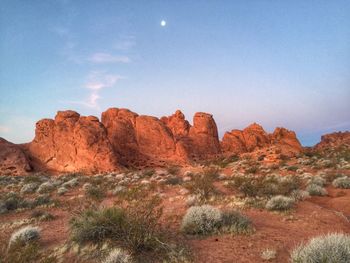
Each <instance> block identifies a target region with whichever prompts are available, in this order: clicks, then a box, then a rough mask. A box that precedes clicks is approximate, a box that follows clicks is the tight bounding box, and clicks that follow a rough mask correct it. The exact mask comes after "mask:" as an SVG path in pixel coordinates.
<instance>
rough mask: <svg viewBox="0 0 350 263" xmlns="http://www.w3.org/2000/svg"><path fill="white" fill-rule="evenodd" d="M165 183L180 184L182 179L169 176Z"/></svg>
mask: <svg viewBox="0 0 350 263" xmlns="http://www.w3.org/2000/svg"><path fill="white" fill-rule="evenodd" d="M165 183H166V184H168V185H178V184H182V178H180V177H177V176H171V177H169V178H167V179H166V181H165Z"/></svg>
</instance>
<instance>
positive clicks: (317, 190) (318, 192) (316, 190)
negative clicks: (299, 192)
mask: <svg viewBox="0 0 350 263" xmlns="http://www.w3.org/2000/svg"><path fill="white" fill-rule="evenodd" d="M306 191H307V192H309V194H310V195H311V196H324V195H327V194H328V192H327V190H326V189H325V188H323V187H322V186H319V185H317V184H309V185H308V186H307V187H306Z"/></svg>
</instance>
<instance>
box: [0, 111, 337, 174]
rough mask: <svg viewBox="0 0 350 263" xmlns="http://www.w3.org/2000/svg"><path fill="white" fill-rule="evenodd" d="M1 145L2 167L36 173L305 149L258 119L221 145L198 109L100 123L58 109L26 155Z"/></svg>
mask: <svg viewBox="0 0 350 263" xmlns="http://www.w3.org/2000/svg"><path fill="white" fill-rule="evenodd" d="M332 138H333V137H330V138H328V137H325V139H324V140H325V141H332ZM5 142H6V141H5ZM2 144H3V145H6V147H4V146H3V147H2V148H1V149H0V153H1V154H2V155H0V156H3V157H2V158H3V159H2V161H1V169H3V167H7V168H6V169H7V170H11V169H13V170H16V171H18V172H23V171H26V170H28V169H30V165H31V166H32V167H34V169H35V170H37V171H42V170H49V171H58V172H74V171H85V172H88V173H92V172H99V171H100V172H107V171H112V170H117V169H119V168H120V167H124V166H126V167H138V168H141V167H145V166H159V165H167V164H170V163H177V164H183V163H191V162H193V161H202V160H208V159H211V158H216V157H220V156H221V155H222V154H224V155H236V154H242V153H252V152H258V151H259V153H258V154H259V155H261V154H263V155H264V153H263V152H264V151H262V152H261V150H262V149H270V150H268V151H267V152H274V154H275V155H278V154H283V155H286V156H293V155H296V154H298V153H300V152H301V151H302V146H301V145H300V143H299V141H298V139H297V138H296V135H295V133H294V132H292V131H289V130H287V129H284V128H276V130H275V131H274V132H273V133H272V134H268V133H266V132H265V131H264V129H263V128H262V127H261V126H260V125H258V124H256V123H254V124H252V125H250V126H248V127H247V128H245V129H244V130H232V131H231V132H226V133H225V135H224V137H223V140H222V142H221V143H220V141H219V137H218V130H217V126H216V123H215V120H214V118H213V116H212V115H211V114H208V113H204V112H198V113H196V114H195V115H194V117H193V125H191V124H190V123H189V122H188V121H187V120H186V119H185V116H184V114H183V113H182V112H181V111H180V110H177V111H176V112H175V113H174V114H173V115H171V116H168V117H162V118H161V119H158V118H156V117H152V116H144V115H138V114H136V113H134V112H132V111H130V110H128V109H118V108H110V109H108V110H106V111H105V112H103V113H102V116H101V122H100V121H99V119H98V118H96V117H94V116H87V117H85V116H80V115H79V114H78V113H77V112H75V111H70V110H67V111H59V112H58V113H57V115H56V117H55V119H43V120H40V121H38V122H37V124H36V131H35V138H34V140H33V141H32V142H30V143H28V144H25V145H22V146H21V147H22V149H23V150H24V153H23V151H22V150H21V148H20V147H19V146H17V145H14V144H11V143H9V142H6V144H5V143H4V142H2ZM25 154H26V155H27V156H28V158H26V155H25ZM28 160H29V163H30V165H29V163H28ZM4 169H5V168H4Z"/></svg>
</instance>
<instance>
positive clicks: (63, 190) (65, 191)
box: [57, 186, 68, 195]
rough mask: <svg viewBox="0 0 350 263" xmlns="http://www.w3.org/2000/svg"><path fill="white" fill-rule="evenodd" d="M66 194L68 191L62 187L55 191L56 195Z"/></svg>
mask: <svg viewBox="0 0 350 263" xmlns="http://www.w3.org/2000/svg"><path fill="white" fill-rule="evenodd" d="M67 192H68V189H67V188H66V187H64V186H62V187H60V188H58V189H57V194H58V195H64V194H65V193H67Z"/></svg>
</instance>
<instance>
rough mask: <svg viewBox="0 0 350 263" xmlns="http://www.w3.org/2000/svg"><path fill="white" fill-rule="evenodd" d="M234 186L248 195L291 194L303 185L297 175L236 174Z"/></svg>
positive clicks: (233, 181)
mask: <svg viewBox="0 0 350 263" xmlns="http://www.w3.org/2000/svg"><path fill="white" fill-rule="evenodd" d="M232 186H233V187H234V188H236V189H238V190H239V191H240V192H241V193H243V194H244V195H245V196H248V197H257V196H258V197H269V196H274V195H289V194H290V193H291V192H292V191H294V190H297V189H299V188H300V186H301V180H300V178H299V177H297V176H286V177H278V176H235V177H233V180H232Z"/></svg>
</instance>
